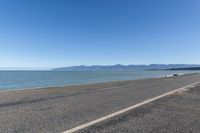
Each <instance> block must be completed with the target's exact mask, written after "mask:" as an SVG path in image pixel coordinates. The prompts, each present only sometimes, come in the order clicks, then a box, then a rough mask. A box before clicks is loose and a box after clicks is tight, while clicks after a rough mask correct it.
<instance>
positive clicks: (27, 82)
mask: <svg viewBox="0 0 200 133" xmlns="http://www.w3.org/2000/svg"><path fill="white" fill-rule="evenodd" d="M195 72H197V71H158V70H157V71H147V70H137V71H129V72H102V71H98V72H87V71H85V72H84V71H82V72H68V71H0V90H16V89H31V88H38V87H53V86H64V85H79V84H89V83H100V82H108V81H118V80H134V79H143V78H150V77H158V76H164V75H171V74H174V73H180V74H181V73H195Z"/></svg>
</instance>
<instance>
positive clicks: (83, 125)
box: [62, 81, 200, 133]
mask: <svg viewBox="0 0 200 133" xmlns="http://www.w3.org/2000/svg"><path fill="white" fill-rule="evenodd" d="M199 83H200V81H199V82H196V83H193V84H190V85H187V86H184V87H182V88H179V89H176V90H173V91H170V92H167V93H165V94H162V95H160V96H157V97H154V98H151V99H148V100H145V101H143V102H141V103H138V104H135V105H133V106H130V107H128V108H125V109H122V110H120V111H117V112H115V113H112V114H109V115H107V116H104V117H101V118H98V119H96V120H93V121H90V122H88V123H85V124H82V125H79V126H77V127H74V128H72V129H69V130H66V131H64V132H62V133H74V132H77V131H80V130H82V129H84V128H87V127H89V126H92V125H94V124H97V123H100V122H102V121H105V120H107V119H110V118H112V117H115V116H118V115H121V114H123V113H125V112H128V111H130V110H132V109H135V108H137V107H140V106H142V105H145V104H147V103H150V102H153V101H155V100H158V99H160V98H162V97H165V96H168V95H170V94H173V93H175V92H178V91H184V90H185V89H186V88H191V87H195V85H197V84H199Z"/></svg>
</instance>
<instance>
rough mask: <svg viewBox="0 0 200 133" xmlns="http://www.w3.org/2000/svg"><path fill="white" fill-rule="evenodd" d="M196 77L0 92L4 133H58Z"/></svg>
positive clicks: (183, 76)
mask: <svg viewBox="0 0 200 133" xmlns="http://www.w3.org/2000/svg"><path fill="white" fill-rule="evenodd" d="M199 79H200V74H185V75H181V76H173V77H161V78H158V77H157V78H148V79H142V80H131V81H130V80H129V81H115V82H107V83H97V84H89V85H79V86H65V87H54V88H46V89H32V90H21V91H10V92H2V93H0V110H1V111H0V112H1V115H0V119H2V120H3V121H1V122H0V129H1V130H2V131H4V132H7V131H11V130H12V131H11V132H15V131H16V130H17V131H19V132H29V131H30V130H32V131H34V132H62V131H66V130H68V129H71V128H73V127H76V126H78V125H81V124H83V123H87V122H89V121H92V120H95V119H98V118H101V117H102V116H106V115H108V114H111V113H113V112H116V111H119V110H121V109H124V108H127V107H129V106H131V105H135V104H138V103H140V102H143V101H145V100H147V99H151V98H153V97H156V96H159V95H162V94H165V93H167V92H171V91H174V90H176V89H178V88H181V87H184V86H188V85H191V84H194V83H197V82H198V83H199ZM32 125H34V126H32Z"/></svg>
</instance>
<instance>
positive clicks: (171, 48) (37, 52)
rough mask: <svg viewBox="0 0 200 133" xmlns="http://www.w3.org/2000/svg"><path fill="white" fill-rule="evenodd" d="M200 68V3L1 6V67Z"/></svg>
mask: <svg viewBox="0 0 200 133" xmlns="http://www.w3.org/2000/svg"><path fill="white" fill-rule="evenodd" d="M151 63H164V64H168V63H184V64H186V63H189V64H200V0H0V67H45V68H46V67H63V66H71V65H94V64H98V65H111V64H151Z"/></svg>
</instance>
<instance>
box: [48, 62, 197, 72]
mask: <svg viewBox="0 0 200 133" xmlns="http://www.w3.org/2000/svg"><path fill="white" fill-rule="evenodd" d="M190 67H192V68H195V67H200V65H197V64H150V65H121V64H117V65H109V66H101V65H92V66H85V65H81V66H71V67H60V68H54V69H52V70H53V71H130V70H138V69H143V70H152V69H154V70H159V69H180V68H190Z"/></svg>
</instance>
